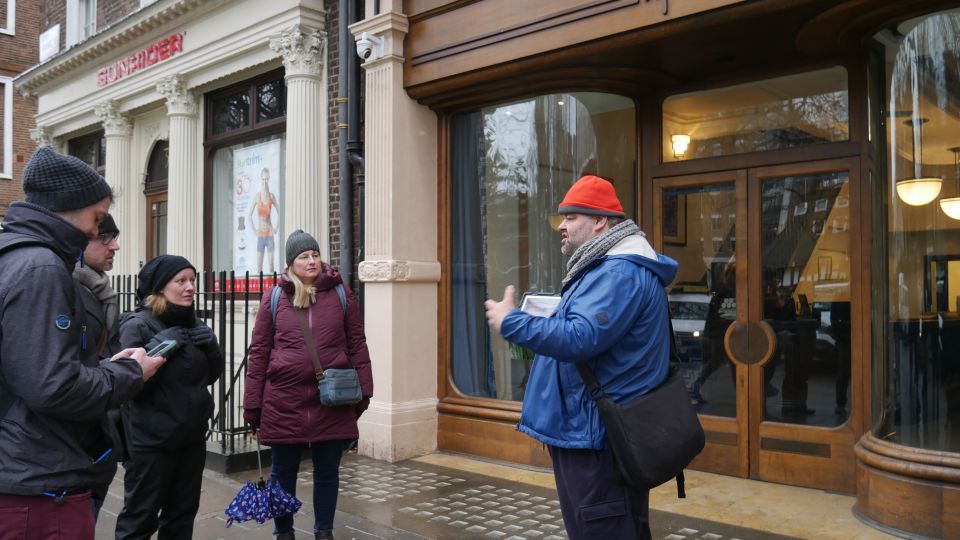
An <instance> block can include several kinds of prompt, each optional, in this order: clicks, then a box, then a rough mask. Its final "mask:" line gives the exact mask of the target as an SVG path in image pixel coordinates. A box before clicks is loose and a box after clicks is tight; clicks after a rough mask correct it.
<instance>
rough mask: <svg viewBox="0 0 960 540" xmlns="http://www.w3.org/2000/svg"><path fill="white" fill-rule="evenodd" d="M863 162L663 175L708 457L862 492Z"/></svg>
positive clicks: (677, 325)
mask: <svg viewBox="0 0 960 540" xmlns="http://www.w3.org/2000/svg"><path fill="white" fill-rule="evenodd" d="M857 172H858V160H857V159H839V160H830V161H818V162H808V163H801V164H792V165H777V166H771V167H760V168H751V169H741V170H734V171H726V172H718V173H709V174H698V175H691V176H683V177H671V178H661V179H657V180H655V182H654V193H653V195H654V201H653V206H654V231H653V232H654V240H655V243H656V244H657V247H658V250H659V251H661V252H663V253H664V254H665V255H667V256H669V257H672V258H674V259H676V260H677V261H678V262H679V263H680V270H679V273H678V277H677V279H676V281H675V282H674V283H673V284H671V286H670V287H669V294H668V296H669V303H670V309H671V317H672V319H673V326H674V330H675V331H676V334H677V338H678V347H679V353H680V359H681V364H680V372H681V373H682V375H683V377H684V380H685V381H686V383H687V388H688V392H689V394H690V398H691V401H692V402H693V403H694V404H695V406H696V407H697V409H698V411H699V413H700V415H701V421H702V423H703V425H704V429H705V430H706V432H707V447H706V449H705V450H704V452H703V453H702V454H701V456H700V457H698V458H697V460H696V461H695V462H694V467H695V468H698V469H702V470H707V471H712V472H718V473H723V474H731V475H737V476H742V477H749V478H756V479H760V480H767V481H773V482H781V483H786V484H791V485H801V486H808V487H816V488H822V489H831V490H837V491H846V492H853V491H854V489H855V478H854V456H853V446H854V444H855V442H856V438H857V437H859V435H860V434H861V433H862V429H861V427H862V424H863V421H864V420H863V418H862V417H861V416H862V413H861V412H860V411H861V407H860V406H858V405H857V404H858V403H859V402H860V400H862V399H863V396H862V395H861V394H862V392H860V391H859V389H860V388H863V385H862V380H861V377H862V376H861V375H860V373H861V370H860V369H859V368H858V366H860V365H861V362H863V361H864V359H863V358H862V356H861V353H860V351H861V350H864V348H863V347H853V346H851V344H852V343H855V342H856V338H857V335H858V332H856V331H855V329H856V328H857V325H858V323H859V321H858V320H857V318H858V317H857V316H856V312H857V308H858V306H859V305H860V301H859V298H860V296H859V291H858V286H859V284H858V280H857V279H855V276H859V275H861V273H860V268H861V261H860V260H859V257H858V255H857V253H858V250H857V249H856V246H857V245H858V243H859V242H860V241H861V240H860V231H859V226H858V222H857V205H856V204H854V201H856V200H858V196H859V182H858V174H857ZM851 306H853V307H854V309H851Z"/></svg>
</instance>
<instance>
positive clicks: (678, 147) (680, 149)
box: [670, 135, 690, 158]
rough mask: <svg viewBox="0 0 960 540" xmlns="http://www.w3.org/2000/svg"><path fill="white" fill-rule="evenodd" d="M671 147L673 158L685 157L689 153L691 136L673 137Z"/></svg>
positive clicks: (671, 137)
mask: <svg viewBox="0 0 960 540" xmlns="http://www.w3.org/2000/svg"><path fill="white" fill-rule="evenodd" d="M670 146H672V147H673V157H675V158H682V157H683V155H684V154H686V153H687V148H689V147H690V136H689V135H671V136H670Z"/></svg>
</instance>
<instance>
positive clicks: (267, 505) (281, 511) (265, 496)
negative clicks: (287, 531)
mask: <svg viewBox="0 0 960 540" xmlns="http://www.w3.org/2000/svg"><path fill="white" fill-rule="evenodd" d="M257 469H258V470H259V471H260V480H259V481H257V483H256V484H254V483H253V482H251V481H249V480H247V483H246V484H244V485H243V487H242V488H240V491H239V492H237V496H236V497H234V498H233V500H232V501H230V504H229V505H227V509H226V510H225V511H224V513H225V514H227V518H228V519H227V527H229V526H230V525H233V522H235V521H249V520H251V519H252V520H256V522H257V523H258V524H260V525H263V523H264V522H265V521H267V520H269V519H273V518H276V517H280V516H286V515H288V514H293V513H294V512H296V511H297V510H299V509H300V506H301V505H302V504H303V503H301V502H300V501H299V500H298V499H297V498H296V497H294V496H293V495H291V494H289V493H287V492H286V491H284V490H283V488H282V487H280V484H278V483H277V482H275V481H273V480H270V481H269V482H264V481H263V465H262V464H261V463H260V436H259V435H257Z"/></svg>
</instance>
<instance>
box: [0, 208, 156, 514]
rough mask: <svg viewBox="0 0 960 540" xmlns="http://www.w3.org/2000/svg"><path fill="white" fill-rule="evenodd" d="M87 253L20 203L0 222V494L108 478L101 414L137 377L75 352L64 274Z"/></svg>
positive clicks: (77, 306) (78, 334) (62, 226)
mask: <svg viewBox="0 0 960 540" xmlns="http://www.w3.org/2000/svg"><path fill="white" fill-rule="evenodd" d="M24 240H26V241H27V242H28V243H27V244H19V242H21V241H24ZM10 244H19V245H17V246H16V247H13V248H10V249H4V248H6V247H7V246H8V245H10ZM86 245H87V238H86V235H84V234H83V232H81V231H80V230H79V229H77V228H76V227H74V226H73V225H71V224H70V223H68V222H67V221H65V220H63V219H62V218H60V217H59V216H57V215H56V214H53V213H52V212H49V211H47V210H45V209H43V208H41V207H39V206H35V205H32V204H29V203H14V204H12V205H11V206H10V209H9V211H8V212H7V216H6V218H5V219H4V221H3V232H2V233H0V493H10V494H21V495H32V494H41V493H44V492H59V491H61V490H74V491H78V490H83V489H93V488H99V487H101V486H103V485H104V484H105V483H108V482H109V481H110V478H111V477H112V475H113V473H114V471H115V469H116V463H115V462H114V459H113V457H112V456H111V455H110V453H107V452H108V450H110V449H111V448H112V446H113V441H111V440H110V439H109V437H107V435H106V434H105V430H104V427H105V425H104V424H105V422H106V411H107V409H108V408H111V407H117V406H118V405H119V404H120V403H122V402H124V401H127V400H129V399H130V398H131V397H133V395H135V394H136V393H137V392H138V391H140V389H141V388H142V387H143V373H142V371H141V370H140V366H139V365H138V364H137V363H136V362H135V361H134V360H129V359H125V360H118V361H116V362H104V363H102V364H101V363H100V362H99V359H98V358H97V355H96V352H95V351H94V348H93V347H87V348H86V349H85V350H84V349H82V348H81V343H82V341H83V336H82V328H83V326H84V317H85V313H84V309H83V304H82V301H81V300H80V299H79V298H78V296H77V292H76V287H75V285H74V280H73V277H72V275H71V273H72V270H73V267H74V265H75V264H76V259H77V257H78V256H79V254H80V252H81V251H82V249H83V248H84V247H86Z"/></svg>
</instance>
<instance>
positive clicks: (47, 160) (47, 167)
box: [23, 146, 113, 212]
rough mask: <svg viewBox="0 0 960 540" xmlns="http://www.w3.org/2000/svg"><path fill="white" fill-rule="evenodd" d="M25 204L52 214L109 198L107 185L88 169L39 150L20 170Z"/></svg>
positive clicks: (72, 159) (49, 150) (73, 160)
mask: <svg viewBox="0 0 960 540" xmlns="http://www.w3.org/2000/svg"><path fill="white" fill-rule="evenodd" d="M23 192H24V194H25V195H26V198H27V202H28V203H33V204H36V205H37V206H42V207H44V208H46V209H47V210H50V211H52V212H60V211H63V210H76V209H77V208H84V207H86V206H90V205H91V204H96V203H98V202H100V201H101V200H103V198H104V197H111V198H112V197H113V191H112V190H111V189H110V185H109V184H107V182H106V180H104V179H103V177H102V176H100V175H99V174H97V171H95V170H93V168H92V167H90V166H89V165H87V164H86V163H84V162H83V161H81V160H80V159H78V158H76V157H73V156H65V155H63V154H58V153H57V152H55V151H54V150H53V149H52V148H50V147H49V146H42V147H40V149H39V150H37V151H36V153H34V154H33V157H32V158H30V162H29V163H27V166H26V167H25V168H24V169H23Z"/></svg>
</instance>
